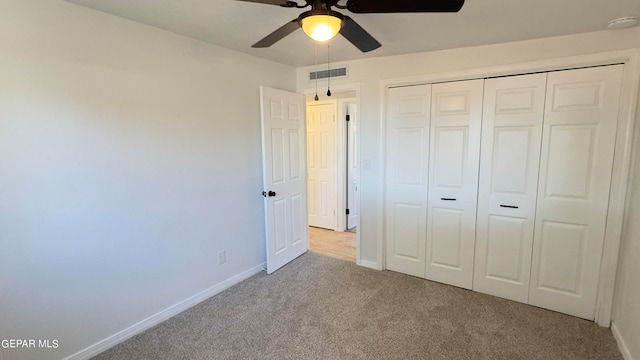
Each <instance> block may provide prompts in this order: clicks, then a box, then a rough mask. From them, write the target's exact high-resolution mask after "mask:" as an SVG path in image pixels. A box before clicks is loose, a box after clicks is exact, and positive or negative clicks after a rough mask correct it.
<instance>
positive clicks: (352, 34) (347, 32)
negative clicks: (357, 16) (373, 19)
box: [340, 16, 382, 52]
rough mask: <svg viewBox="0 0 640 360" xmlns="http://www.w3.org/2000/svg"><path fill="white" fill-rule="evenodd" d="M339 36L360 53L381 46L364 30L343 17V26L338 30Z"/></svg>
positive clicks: (348, 18)
mask: <svg viewBox="0 0 640 360" xmlns="http://www.w3.org/2000/svg"><path fill="white" fill-rule="evenodd" d="M340 34H342V36H344V37H345V38H346V39H347V40H349V41H350V42H351V43H352V44H353V45H355V46H356V47H357V48H358V49H360V51H362V52H368V51H371V50H375V49H377V48H379V47H380V46H382V44H380V43H379V42H378V40H376V39H374V38H373V36H371V35H369V33H368V32H367V31H366V30H365V29H363V28H362V27H361V26H360V25H358V23H357V22H355V21H354V20H353V19H352V18H350V17H348V16H345V17H344V25H342V29H340Z"/></svg>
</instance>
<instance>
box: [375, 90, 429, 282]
mask: <svg viewBox="0 0 640 360" xmlns="http://www.w3.org/2000/svg"><path fill="white" fill-rule="evenodd" d="M430 99H431V85H421V86H409V87H399V88H391V89H389V93H388V102H387V104H388V108H387V117H386V119H387V124H386V134H387V144H386V159H385V164H386V165H385V174H386V180H385V217H384V219H385V224H384V228H385V243H386V267H387V269H389V270H393V271H398V272H401V273H405V274H409V275H414V276H420V277H424V267H425V261H424V256H425V255H424V254H425V243H426V228H427V225H426V219H427V182H428V176H427V171H428V156H429V116H430V107H431V103H430Z"/></svg>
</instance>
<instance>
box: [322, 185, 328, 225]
mask: <svg viewBox="0 0 640 360" xmlns="http://www.w3.org/2000/svg"><path fill="white" fill-rule="evenodd" d="M328 200H329V182H327V181H325V180H320V215H321V216H325V217H326V216H329V206H328V205H329V204H328V203H327V201H328Z"/></svg>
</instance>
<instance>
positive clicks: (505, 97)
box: [495, 87, 537, 115]
mask: <svg viewBox="0 0 640 360" xmlns="http://www.w3.org/2000/svg"><path fill="white" fill-rule="evenodd" d="M536 90H537V88H535V87H531V88H519V89H508V90H498V91H497V92H496V100H495V101H496V108H495V114H496V115H503V114H521V113H534V112H535V111H536V105H537V104H536V101H535V100H536Z"/></svg>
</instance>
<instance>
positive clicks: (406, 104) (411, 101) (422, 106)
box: [396, 96, 427, 117]
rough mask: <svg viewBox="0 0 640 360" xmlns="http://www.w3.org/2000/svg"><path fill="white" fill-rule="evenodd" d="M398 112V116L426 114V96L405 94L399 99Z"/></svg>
mask: <svg viewBox="0 0 640 360" xmlns="http://www.w3.org/2000/svg"><path fill="white" fill-rule="evenodd" d="M397 102H398V112H397V113H396V116H398V117H403V116H424V115H425V113H426V109H427V107H426V102H425V98H424V96H405V97H400V98H398V99H397Z"/></svg>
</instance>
